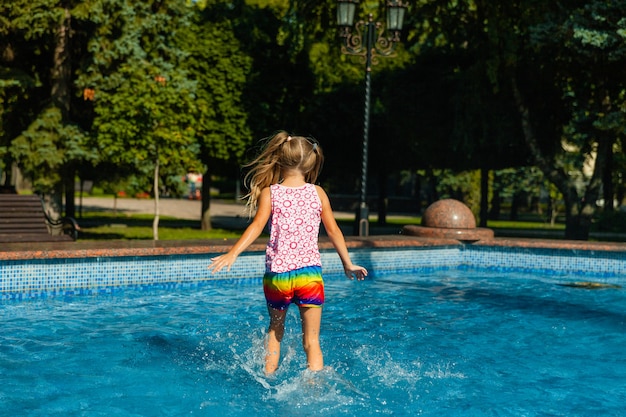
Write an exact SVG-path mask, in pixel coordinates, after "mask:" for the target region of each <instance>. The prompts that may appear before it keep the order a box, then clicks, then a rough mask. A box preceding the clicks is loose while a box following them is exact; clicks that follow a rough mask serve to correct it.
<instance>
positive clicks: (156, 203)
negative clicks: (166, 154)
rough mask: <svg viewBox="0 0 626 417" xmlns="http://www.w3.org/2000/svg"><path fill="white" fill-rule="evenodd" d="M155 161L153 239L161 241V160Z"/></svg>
mask: <svg viewBox="0 0 626 417" xmlns="http://www.w3.org/2000/svg"><path fill="white" fill-rule="evenodd" d="M155 159H156V160H155V161H154V184H153V187H154V220H153V221H152V237H153V239H154V240H159V214H160V213H159V158H158V157H156V158H155Z"/></svg>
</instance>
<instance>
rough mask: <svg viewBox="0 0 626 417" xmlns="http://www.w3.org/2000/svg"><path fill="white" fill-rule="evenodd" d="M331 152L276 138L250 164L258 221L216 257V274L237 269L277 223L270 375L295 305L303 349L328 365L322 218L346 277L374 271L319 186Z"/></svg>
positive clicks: (270, 282)
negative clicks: (356, 254)
mask: <svg viewBox="0 0 626 417" xmlns="http://www.w3.org/2000/svg"><path fill="white" fill-rule="evenodd" d="M323 160H324V155H323V154H322V149H321V148H320V146H319V143H318V142H317V141H316V140H315V139H313V138H307V137H303V136H290V135H289V134H288V133H286V132H284V131H281V132H278V133H276V134H275V135H274V136H272V137H270V138H268V140H267V142H266V143H265V146H264V148H263V149H262V151H261V153H260V155H259V156H258V157H257V158H256V159H255V160H254V161H252V162H251V163H250V164H249V165H248V166H249V167H251V170H250V172H249V173H248V174H247V175H246V178H245V180H246V183H247V184H249V187H250V193H249V194H248V195H247V196H246V198H247V199H248V203H247V204H248V209H249V210H250V213H252V212H254V211H256V214H255V216H254V219H253V220H252V223H250V225H249V226H248V228H247V229H246V230H245V232H244V233H243V235H242V236H241V238H239V240H238V241H237V243H235V245H234V246H233V247H232V248H231V249H230V250H229V251H228V252H227V253H225V254H224V255H221V256H218V257H216V258H213V259H211V264H210V265H209V269H210V270H211V271H213V272H219V271H220V270H221V269H222V268H224V267H226V268H227V269H228V270H230V267H231V265H232V264H233V263H234V262H235V260H236V259H237V257H238V256H239V254H241V252H243V251H244V250H245V249H246V248H247V247H248V246H250V244H251V243H253V242H254V241H255V240H256V239H257V238H258V237H259V235H260V234H261V232H262V231H263V229H264V228H265V225H267V224H268V222H269V229H270V238H269V242H268V244H267V248H266V256H265V275H264V276H263V291H264V293H265V299H266V300H267V306H268V312H269V316H270V324H269V328H268V332H267V340H266V352H265V372H266V373H268V374H271V373H273V372H274V371H276V369H277V368H278V363H279V360H280V343H281V340H282V338H283V334H284V332H285V318H286V315H287V308H288V307H289V305H290V304H291V303H295V304H296V305H297V306H298V308H299V310H300V318H301V320H302V345H303V347H304V351H305V353H306V358H307V364H308V368H309V369H310V370H313V371H319V370H321V369H322V368H323V367H324V358H323V355H322V350H321V348H320V341H319V333H320V324H321V320H322V308H321V307H322V304H324V283H323V280H322V268H321V266H322V264H321V260H320V253H319V249H318V244H317V242H318V236H319V226H320V220H321V222H322V223H324V228H325V229H326V233H327V234H328V237H329V238H330V241H331V242H332V244H333V246H334V247H335V250H336V251H337V253H338V254H339V258H340V259H341V262H342V264H343V268H344V271H345V273H346V276H347V277H348V278H350V279H352V278H354V277H356V278H357V279H358V280H362V279H364V277H365V276H367V270H366V269H365V268H363V267H361V266H357V265H354V264H353V263H352V261H351V260H350V256H349V255H348V249H347V247H346V242H345V240H344V237H343V234H342V233H341V230H340V229H339V226H338V225H337V222H336V221H335V218H334V216H333V212H332V209H331V208H330V202H329V200H328V196H327V195H326V193H325V192H324V190H323V189H322V188H321V187H319V186H317V185H314V183H315V181H316V180H317V176H318V174H319V172H320V170H321V168H322V162H323Z"/></svg>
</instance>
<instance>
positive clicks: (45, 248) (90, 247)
mask: <svg viewBox="0 0 626 417" xmlns="http://www.w3.org/2000/svg"><path fill="white" fill-rule="evenodd" d="M235 241H236V239H207V240H162V241H152V240H129V241H122V240H111V241H77V242H58V243H9V244H3V245H2V247H1V248H0V262H1V261H3V260H28V259H64V258H66V259H72V258H93V257H98V258H103V257H124V256H166V255H185V254H206V253H223V252H226V251H227V250H228V249H229V248H230V247H231V246H232V245H233V243H234V242H235ZM265 243H266V239H258V240H257V241H256V242H255V243H253V244H252V245H251V246H250V247H249V248H248V250H247V251H246V252H262V251H264V250H265ZM346 244H347V246H348V249H368V248H369V249H393V248H403V249H406V248H411V247H415V248H433V249H434V248H437V247H454V246H475V247H494V248H506V247H509V248H528V249H531V248H532V249H553V250H571V251H593V252H624V254H626V242H589V241H571V240H555V239H533V238H514V239H513V238H493V239H488V240H480V241H476V242H472V243H464V242H462V241H459V240H456V239H443V238H425V237H415V236H404V235H378V236H370V237H346ZM320 249H321V250H326V249H332V244H331V243H330V241H329V240H328V239H327V238H325V237H322V238H320Z"/></svg>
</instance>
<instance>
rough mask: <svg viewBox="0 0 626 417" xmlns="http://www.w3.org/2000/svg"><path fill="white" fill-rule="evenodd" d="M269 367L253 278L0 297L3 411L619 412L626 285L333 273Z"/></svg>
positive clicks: (624, 375) (291, 322)
mask: <svg viewBox="0 0 626 417" xmlns="http://www.w3.org/2000/svg"><path fill="white" fill-rule="evenodd" d="M326 286H327V304H326V307H325V311H324V319H323V323H322V348H323V350H324V353H325V360H326V365H327V366H326V369H325V370H324V371H322V372H319V373H310V372H307V371H306V370H305V363H304V354H303V352H302V348H301V345H300V336H299V321H298V316H297V310H295V309H293V310H292V311H291V312H290V313H289V317H288V322H287V334H286V336H285V340H284V343H283V347H284V349H283V362H282V364H281V368H280V370H279V371H278V373H277V374H276V375H274V376H272V377H266V376H265V375H264V374H263V372H262V369H263V348H262V347H263V335H264V332H265V327H266V324H267V318H266V311H265V306H264V301H263V295H262V291H261V290H260V283H258V282H256V283H254V284H242V285H237V284H228V285H224V284H215V285H205V286H202V287H200V288H190V289H183V290H179V291H165V290H163V291H161V290H158V291H157V290H154V291H125V292H123V293H119V294H116V295H112V296H94V297H73V298H66V299H47V300H46V299H44V300H37V301H28V302H20V303H15V302H4V303H1V304H0V311H1V314H2V332H0V404H1V405H2V407H0V415H2V416H65V417H67V416H183V415H196V416H220V417H226V416H270V415H290V416H331V415H332V416H336V415H344V416H385V415H390V416H417V415H420V416H591V415H602V416H621V415H625V413H626V412H625V411H624V404H626V362H625V361H624V347H625V346H626V323H625V322H626V312H625V309H624V306H626V290H625V289H621V288H609V289H598V290H588V289H580V288H572V287H567V286H561V285H559V284H558V282H556V281H554V278H551V277H542V276H535V277H532V276H528V275H515V274H513V275H512V274H509V275H506V276H505V275H501V274H497V273H491V272H463V271H445V272H443V271H441V272H436V273H434V274H430V275H427V276H421V275H419V274H414V275H413V276H406V275H389V276H384V277H377V278H373V279H370V280H367V281H364V282H354V281H348V280H344V279H341V278H338V277H337V278H335V277H333V278H329V279H327V282H326Z"/></svg>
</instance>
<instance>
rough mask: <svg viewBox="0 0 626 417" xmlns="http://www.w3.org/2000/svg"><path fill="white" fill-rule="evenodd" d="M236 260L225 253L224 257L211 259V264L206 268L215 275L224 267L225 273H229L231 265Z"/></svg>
mask: <svg viewBox="0 0 626 417" xmlns="http://www.w3.org/2000/svg"><path fill="white" fill-rule="evenodd" d="M236 259H237V257H236V256H234V255H231V254H229V253H225V254H224V255H220V256H217V257H215V258H211V263H210V264H209V266H208V268H209V271H211V272H212V273H217V272H220V271H221V270H222V269H223V268H224V267H226V270H227V271H230V267H231V265H232V264H234V263H235V260H236Z"/></svg>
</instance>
